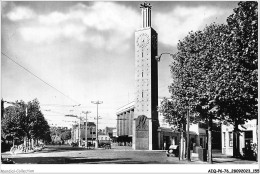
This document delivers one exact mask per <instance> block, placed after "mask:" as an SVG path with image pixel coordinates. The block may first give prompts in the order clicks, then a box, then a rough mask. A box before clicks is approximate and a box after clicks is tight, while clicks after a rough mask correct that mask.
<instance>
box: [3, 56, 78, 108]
mask: <svg viewBox="0 0 260 174" xmlns="http://www.w3.org/2000/svg"><path fill="white" fill-rule="evenodd" d="M1 53H2V54H3V55H4V56H5V57H6V58H8V59H9V60H11V61H12V62H14V63H15V64H16V65H18V66H20V67H22V68H23V69H24V70H25V71H27V72H28V73H30V74H31V75H33V76H34V77H36V78H37V79H39V80H40V81H42V82H43V83H45V84H46V85H48V86H49V87H51V88H53V89H55V90H56V91H58V92H59V93H60V94H62V95H63V96H65V97H67V98H68V99H70V100H71V101H73V102H75V103H77V104H79V103H78V102H77V101H76V100H74V99H72V98H71V97H69V96H67V95H66V94H64V93H63V92H61V91H60V90H58V89H57V88H55V87H54V86H52V85H50V84H49V83H47V82H46V81H44V80H43V79H41V78H40V77H38V76H37V75H35V74H34V73H33V72H31V71H30V70H28V69H27V68H25V67H24V66H22V65H21V64H19V63H18V62H16V61H15V60H13V59H12V58H10V57H9V56H8V55H6V54H5V53H3V52H1Z"/></svg>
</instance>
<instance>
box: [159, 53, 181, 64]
mask: <svg viewBox="0 0 260 174" xmlns="http://www.w3.org/2000/svg"><path fill="white" fill-rule="evenodd" d="M163 54H169V55H170V56H172V58H174V57H175V56H176V54H177V53H175V54H172V53H161V54H160V55H159V56H155V59H156V60H157V61H158V62H160V60H161V57H162V55H163Z"/></svg>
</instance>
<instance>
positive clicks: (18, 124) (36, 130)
mask: <svg viewBox="0 0 260 174" xmlns="http://www.w3.org/2000/svg"><path fill="white" fill-rule="evenodd" d="M26 110H27V111H26ZM1 126H2V134H3V135H4V137H7V136H9V137H13V138H15V137H16V138H19V139H22V138H23V137H27V138H28V139H31V138H32V139H43V140H44V139H46V138H47V139H48V136H49V134H50V130H49V129H50V127H49V125H48V122H47V121H46V119H45V118H44V116H43V114H42V113H41V111H40V105H39V102H38V100H37V99H34V100H33V101H30V102H28V104H26V103H25V102H23V101H16V102H15V103H14V105H12V106H9V107H7V108H5V109H4V117H3V118H2V121H1Z"/></svg>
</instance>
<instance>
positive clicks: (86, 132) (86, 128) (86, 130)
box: [82, 111, 91, 148]
mask: <svg viewBox="0 0 260 174" xmlns="http://www.w3.org/2000/svg"><path fill="white" fill-rule="evenodd" d="M82 113H84V114H86V127H85V147H86V148H88V114H89V113H91V112H90V111H86V112H84V111H83V112H82Z"/></svg>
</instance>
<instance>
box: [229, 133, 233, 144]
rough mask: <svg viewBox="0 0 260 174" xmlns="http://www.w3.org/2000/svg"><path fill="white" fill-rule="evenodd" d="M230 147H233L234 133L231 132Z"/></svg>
mask: <svg viewBox="0 0 260 174" xmlns="http://www.w3.org/2000/svg"><path fill="white" fill-rule="evenodd" d="M229 147H233V132H229Z"/></svg>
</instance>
